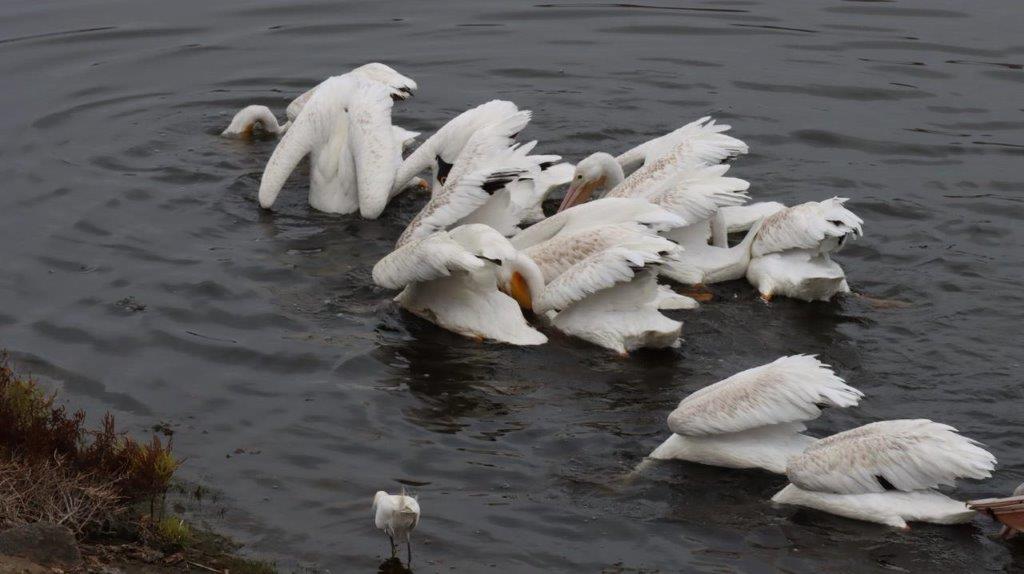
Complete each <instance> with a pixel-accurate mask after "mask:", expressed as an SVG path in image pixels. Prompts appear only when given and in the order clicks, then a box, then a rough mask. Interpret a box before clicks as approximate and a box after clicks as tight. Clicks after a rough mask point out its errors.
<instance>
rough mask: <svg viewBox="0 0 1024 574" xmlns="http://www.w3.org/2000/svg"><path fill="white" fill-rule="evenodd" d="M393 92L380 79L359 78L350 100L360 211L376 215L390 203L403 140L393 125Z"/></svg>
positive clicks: (350, 128) (371, 215)
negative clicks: (396, 136)
mask: <svg viewBox="0 0 1024 574" xmlns="http://www.w3.org/2000/svg"><path fill="white" fill-rule="evenodd" d="M393 103H394V102H393V101H392V100H391V93H390V90H389V89H388V87H387V86H385V85H384V84H381V83H378V82H366V81H360V82H358V83H357V84H356V87H355V88H354V89H353V91H352V94H351V96H350V97H349V103H348V128H349V129H348V135H349V142H350V144H351V147H352V156H353V159H354V160H355V166H356V181H357V182H358V189H359V212H360V214H361V215H362V216H363V217H366V218H368V219H376V218H377V217H379V216H380V214H381V212H383V211H384V208H385V207H386V206H387V203H388V199H390V197H391V186H392V184H393V183H394V180H395V169H396V168H397V167H398V166H397V165H396V163H395V160H396V159H397V158H398V157H400V156H401V153H402V151H401V150H402V148H401V145H402V143H401V142H400V141H398V140H396V139H395V137H394V136H395V134H394V130H393V127H392V125H391V107H392V105H393Z"/></svg>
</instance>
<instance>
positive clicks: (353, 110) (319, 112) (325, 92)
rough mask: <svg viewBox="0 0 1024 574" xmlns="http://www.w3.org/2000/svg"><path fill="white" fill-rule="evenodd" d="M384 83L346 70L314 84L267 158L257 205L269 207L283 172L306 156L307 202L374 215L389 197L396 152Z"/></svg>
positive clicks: (397, 144)
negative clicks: (316, 85)
mask: <svg viewBox="0 0 1024 574" xmlns="http://www.w3.org/2000/svg"><path fill="white" fill-rule="evenodd" d="M391 105H392V101H391V97H390V95H389V93H388V89H387V87H386V86H385V85H383V84H380V83H377V82H368V81H365V80H361V79H359V78H357V77H354V76H352V75H345V76H338V77H335V78H331V79H329V80H326V81H325V82H324V83H322V84H320V85H319V86H318V87H317V89H316V91H315V92H314V93H313V95H312V96H311V97H310V98H309V100H308V101H307V102H306V104H305V106H304V107H303V108H302V111H301V112H300V113H299V116H298V117H297V118H296V119H295V122H294V123H293V124H292V126H291V127H290V128H289V129H288V131H287V132H285V134H284V137H282V138H281V141H280V143H278V144H277V147H276V148H275V149H274V153H273V154H271V156H270V160H269V161H267V167H266V168H265V169H264V171H263V178H262V180H261V181H260V191H259V200H260V206H262V207H263V208H264V209H270V208H271V207H272V206H273V205H274V201H275V200H276V199H277V195H278V193H280V191H281V188H282V187H283V186H284V183H285V181H286V180H287V179H288V176H289V175H291V173H292V171H293V170H294V169H295V167H296V166H297V165H298V164H299V161H301V160H302V158H303V157H305V156H306V155H309V156H310V174H309V175H310V184H309V204H310V205H311V206H312V207H313V208H314V209H318V210H320V211H325V212H328V213H352V212H353V211H356V210H357V209H358V210H359V212H360V214H361V215H362V216H363V217H366V218H368V219H374V218H376V217H378V216H379V215H380V214H381V212H382V211H384V207H385V206H386V205H387V203H388V200H389V199H390V198H391V196H392V194H391V187H392V183H393V182H394V178H395V170H396V169H397V167H398V166H397V164H396V159H397V158H398V157H400V154H401V143H400V142H398V141H396V140H395V137H394V131H393V129H392V125H391Z"/></svg>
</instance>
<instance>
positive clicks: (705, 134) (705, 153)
mask: <svg viewBox="0 0 1024 574" xmlns="http://www.w3.org/2000/svg"><path fill="white" fill-rule="evenodd" d="M730 129H731V126H727V125H723V124H716V123H715V120H713V119H711V117H710V116H707V117H703V118H700V119H699V120H697V121H694V122H690V123H688V124H686V125H685V126H683V127H681V128H679V129H677V130H675V131H673V132H670V133H667V134H665V135H663V136H661V137H658V138H654V139H652V140H650V141H647V142H644V143H642V144H640V145H638V146H636V147H635V148H633V149H631V150H629V151H627V152H625V153H623V154H622V155H620V156H619V157H617V158H615V159H616V161H618V162H619V165H621V166H622V169H624V170H630V169H635V168H637V167H639V166H641V165H643V166H644V167H645V168H646V167H648V166H652V165H653V164H654V163H655V162H656V160H658V159H662V158H665V157H671V160H670V162H669V163H672V164H674V163H684V162H685V163H689V164H691V165H714V164H717V163H721V162H722V161H723V160H725V159H727V158H729V157H732V156H734V155H740V154H745V153H747V151H748V148H747V144H745V143H743V142H742V141H740V140H738V139H736V138H734V137H732V136H728V135H725V132H727V131H729V130H730ZM663 169H664V165H663V166H662V167H660V168H658V169H655V170H647V173H639V172H634V175H637V176H638V177H637V180H638V181H636V183H637V184H639V183H640V182H641V181H645V180H649V179H650V178H651V176H652V175H656V174H657V173H658V172H659V171H661V170H663ZM631 178H632V176H631ZM627 181H629V179H627Z"/></svg>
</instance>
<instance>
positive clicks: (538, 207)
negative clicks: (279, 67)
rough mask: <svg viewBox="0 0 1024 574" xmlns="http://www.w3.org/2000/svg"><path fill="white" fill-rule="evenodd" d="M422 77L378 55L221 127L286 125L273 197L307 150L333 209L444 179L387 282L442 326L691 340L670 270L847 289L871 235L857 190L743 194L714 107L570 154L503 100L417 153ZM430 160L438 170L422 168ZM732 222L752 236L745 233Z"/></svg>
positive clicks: (689, 304)
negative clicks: (649, 135)
mask: <svg viewBox="0 0 1024 574" xmlns="http://www.w3.org/2000/svg"><path fill="white" fill-rule="evenodd" d="M416 88H417V86H416V82H414V81H413V80H412V79H410V78H408V77H406V76H403V75H401V74H399V73H398V72H396V71H395V70H393V69H392V68H390V67H388V66H385V65H383V64H378V63H373V64H367V65H364V66H360V67H358V68H356V69H354V70H352V71H350V72H348V73H346V74H342V75H340V76H335V77H332V78H328V79H327V80H324V81H323V82H321V83H320V84H319V85H317V86H315V87H313V88H312V89H310V90H309V91H307V92H305V93H304V94H302V95H301V96H299V97H298V98H296V99H295V100H294V101H293V102H292V103H291V104H290V105H289V106H288V109H287V115H288V120H287V121H286V122H285V123H283V124H280V123H278V121H277V119H276V118H275V117H274V115H273V113H272V112H271V111H270V110H269V109H267V108H266V107H265V106H249V107H247V108H245V109H243V110H242V111H240V112H239V113H238V114H237V115H236V116H235V117H234V119H233V120H232V122H231V125H230V126H229V127H228V128H227V129H226V130H224V132H223V135H225V136H244V135H246V134H251V133H252V132H253V131H254V130H257V129H262V130H263V131H266V132H269V133H275V134H281V140H280V142H279V143H278V145H277V147H276V148H275V149H274V152H273V154H272V155H271V157H270V160H269V161H268V162H267V166H266V169H265V170H264V172H263V178H262V180H261V182H260V189H259V202H260V205H261V206H262V207H263V208H265V209H271V208H273V206H274V203H275V201H276V200H277V197H278V194H279V192H280V191H281V189H282V187H283V185H284V183H285V181H286V180H287V179H288V176H289V175H290V174H291V172H292V171H293V170H294V169H295V168H296V166H297V165H298V163H299V162H300V161H301V160H302V158H304V157H305V156H307V155H309V156H310V183H309V204H310V205H311V206H312V207H313V208H314V209H317V210H320V211H325V212H329V213H339V214H344V213H354V212H356V211H359V213H360V215H362V216H363V217H365V218H376V217H378V216H379V215H380V214H381V213H382V212H383V211H384V209H385V207H386V206H387V204H388V202H389V201H390V200H391V199H392V198H394V197H395V196H396V195H398V194H399V193H402V192H403V191H405V190H407V189H410V188H412V189H429V190H430V196H429V199H427V201H426V203H425V205H424V206H423V208H422V209H421V210H420V212H419V213H418V214H417V215H416V216H415V217H414V218H413V219H412V220H411V221H410V222H409V224H408V226H407V227H406V228H405V230H404V231H403V232H402V234H401V235H400V236H399V238H398V241H397V243H396V245H395V249H394V251H393V252H391V253H390V254H389V255H387V256H386V257H384V258H383V259H381V260H380V261H379V262H378V263H377V265H376V266H375V267H374V269H373V281H374V282H375V283H376V284H377V285H379V286H381V287H384V288H387V289H395V290H399V291H400V293H399V295H398V296H397V297H396V298H395V300H396V301H397V302H398V303H399V304H400V305H401V306H402V307H404V308H405V309H407V310H409V311H410V312H412V313H413V314H415V315H418V316H420V317H423V318H425V319H427V320H429V321H431V322H433V323H436V324H437V325H439V326H441V327H443V328H445V329H448V330H450V331H454V332H456V333H459V334H462V335H464V336H469V337H475V338H478V339H489V340H493V341H498V342H503V343H510V344H515V345H538V344H542V343H545V342H546V341H547V337H546V336H545V335H544V334H543V333H542V332H541V331H540V330H538V328H537V325H535V324H534V323H539V324H541V325H544V326H548V327H551V328H554V329H555V330H558V331H561V332H564V333H567V334H569V335H573V336H576V337H579V338H581V339H583V340H586V341H589V342H591V343H594V344H596V345H600V346H602V347H605V348H608V349H611V350H613V351H616V352H618V353H620V354H626V353H628V352H629V351H632V350H635V349H638V348H642V347H652V348H659V347H674V346H677V345H678V344H679V337H680V333H681V329H682V323H681V322H680V321H677V320H674V319H671V318H669V317H667V316H665V315H664V314H662V311H664V310H671V309H693V308H695V307H697V306H698V302H697V301H696V300H695V299H693V298H691V297H689V296H687V295H684V294H680V293H676V292H675V291H673V290H672V289H671V288H670V287H669V286H667V285H663V284H661V283H659V279H663V278H664V279H669V280H672V281H675V282H676V283H679V284H682V285H689V286H695V287H696V288H701V287H702V286H704V285H708V284H712V283H717V282H721V281H729V280H735V279H740V278H742V277H746V278H747V279H748V280H749V281H750V282H751V283H752V284H753V285H754V286H755V287H756V288H757V289H758V290H759V291H760V293H761V295H762V296H763V297H764V298H765V300H770V299H771V298H772V297H774V296H788V297H794V298H798V299H804V300H808V301H813V300H828V299H830V298H832V297H833V296H835V295H836V294H840V293H847V292H849V290H850V289H849V286H848V285H847V283H846V279H845V274H844V272H843V269H842V268H841V267H840V266H839V265H838V264H837V263H836V262H835V261H833V259H832V254H833V253H835V252H836V251H838V250H839V249H840V248H841V247H842V246H843V245H844V244H845V243H846V242H847V241H848V240H850V239H853V238H855V237H858V236H860V235H861V234H862V230H861V225H862V223H863V222H862V221H861V219H860V218H859V217H857V216H856V215H855V214H854V213H853V212H851V211H850V210H848V209H847V208H846V207H845V206H844V203H845V201H846V200H845V199H842V198H831V199H825V200H823V201H816V202H808V203H804V204H801V205H797V206H793V207H786V206H784V205H782V204H780V203H777V202H763V203H756V204H753V205H744V204H745V203H746V202H747V200H748V199H749V196H748V194H747V190H748V188H749V187H750V185H749V183H747V182H746V181H744V180H742V179H739V178H735V177H729V176H728V175H727V173H728V171H729V166H728V165H727V164H724V163H722V162H723V161H725V160H727V159H729V158H732V157H734V156H737V155H741V154H744V153H747V145H746V144H744V143H743V142H742V141H740V140H738V139H736V138H734V137H732V136H729V135H727V134H726V133H725V132H727V131H728V130H729V129H730V128H729V126H726V125H721V124H717V123H715V121H714V120H712V119H710V118H701V119H699V120H697V121H694V122H691V123H689V124H686V125H684V126H683V127H681V128H679V129H676V130H675V131H673V132H671V133H668V134H665V135H663V136H661V137H658V138H655V139H652V140H650V141H647V142H645V143H642V144H640V145H638V146H635V147H633V148H632V149H629V150H627V151H626V152H624V153H622V154H620V155H619V156H617V157H614V156H612V155H610V154H608V153H605V152H595V153H593V154H591V155H589V156H588V157H586V158H585V159H583V160H582V161H580V162H579V163H578V164H577V165H575V166H573V165H571V164H569V163H565V162H561V161H560V160H561V158H560V157H559V156H557V155H551V154H540V153H535V150H536V148H537V142H536V141H531V142H526V143H523V142H519V141H517V139H516V138H517V136H518V135H519V134H520V132H522V131H523V130H524V129H525V128H526V127H527V124H528V123H529V121H530V119H531V113H530V112H529V111H527V110H521V109H519V108H518V106H516V105H515V104H514V103H512V102H509V101H503V100H493V101H489V102H486V103H484V104H481V105H479V106H477V107H475V108H472V109H470V110H467V111H465V112H463V113H461V114H459V115H458V116H456V117H455V118H453V119H452V120H451V121H449V122H448V123H447V124H445V125H444V126H442V127H441V128H440V129H439V130H437V132H436V133H434V134H433V135H432V136H430V137H429V138H427V139H426V140H425V141H424V142H423V143H422V144H421V145H419V146H418V147H416V148H415V150H414V151H412V152H411V153H410V154H409V155H408V156H407V157H405V158H404V159H403V151H404V150H405V149H406V148H407V147H410V146H411V145H412V142H413V141H414V139H415V138H416V136H417V135H418V134H417V133H415V132H410V131H408V130H405V129H403V128H401V127H399V126H396V125H393V123H392V119H391V112H392V105H393V103H394V102H395V101H400V100H403V99H405V98H407V97H409V96H410V95H412V94H413V93H414V92H415V90H416ZM427 171H429V172H430V179H429V181H427V180H424V179H421V178H420V177H419V176H420V175H421V174H424V172H427ZM627 172H628V175H627ZM566 183H568V184H569V187H568V190H567V191H566V194H565V198H564V200H563V201H562V203H561V205H560V207H559V208H558V212H557V213H555V214H554V215H552V216H550V217H547V216H545V214H544V211H543V209H542V203H543V201H544V200H545V199H546V198H547V196H548V194H549V192H551V190H552V189H554V188H555V187H557V186H559V185H562V184H566ZM730 233H736V234H745V235H744V237H743V238H742V239H741V240H739V241H738V242H735V244H734V245H732V246H730V241H729V234H730ZM528 318H529V319H531V320H532V322H531V321H529V320H528Z"/></svg>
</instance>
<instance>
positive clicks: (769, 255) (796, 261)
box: [747, 197, 864, 301]
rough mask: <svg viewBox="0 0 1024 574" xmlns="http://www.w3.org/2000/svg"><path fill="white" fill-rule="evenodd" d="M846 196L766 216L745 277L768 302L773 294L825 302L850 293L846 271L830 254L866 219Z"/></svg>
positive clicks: (859, 232) (857, 232) (858, 232)
mask: <svg viewBox="0 0 1024 574" xmlns="http://www.w3.org/2000/svg"><path fill="white" fill-rule="evenodd" d="M846 201H847V200H846V199H845V198H841V197H833V198H832V199H827V200H825V201H809V202H807V203H803V204H800V205H797V206H794V207H789V208H786V209H783V210H781V211H778V212H777V213H775V214H773V215H770V216H769V217H767V218H766V219H765V220H764V222H763V223H762V225H761V228H760V230H759V231H758V232H757V236H756V238H755V239H754V242H753V245H752V246H751V254H752V256H753V258H752V259H751V261H750V265H749V266H748V267H747V280H748V281H750V283H751V284H752V285H753V286H754V287H755V288H756V289H757V290H758V291H759V292H760V293H761V297H762V298H764V299H765V300H766V301H770V300H771V298H772V297H774V296H776V295H782V296H785V297H792V298H794V299H803V300H805V301H827V300H829V299H831V298H832V297H833V296H835V295H836V294H839V293H849V292H850V287H849V285H848V284H847V283H846V274H845V273H844V272H843V268H842V267H840V266H839V264H838V263H836V262H835V261H833V260H832V254H833V253H835V252H837V251H839V249H841V248H842V247H843V246H844V245H845V244H846V243H847V242H848V241H850V240H852V239H855V238H857V237H860V236H862V235H863V234H864V232H863V229H862V227H861V226H862V224H863V223H864V221H863V220H862V219H861V218H860V217H857V215H856V214H854V213H853V212H852V211H850V210H849V209H847V208H846V207H845V206H844V205H843V204H844V203H846Z"/></svg>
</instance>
